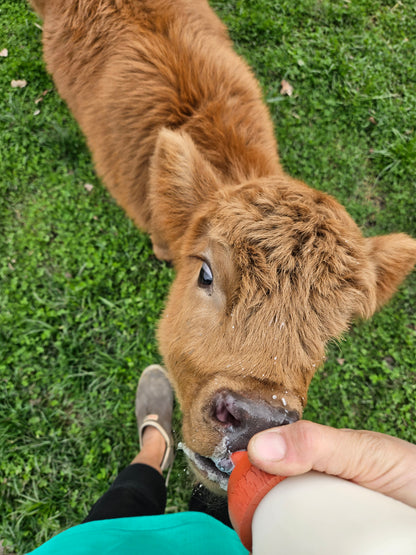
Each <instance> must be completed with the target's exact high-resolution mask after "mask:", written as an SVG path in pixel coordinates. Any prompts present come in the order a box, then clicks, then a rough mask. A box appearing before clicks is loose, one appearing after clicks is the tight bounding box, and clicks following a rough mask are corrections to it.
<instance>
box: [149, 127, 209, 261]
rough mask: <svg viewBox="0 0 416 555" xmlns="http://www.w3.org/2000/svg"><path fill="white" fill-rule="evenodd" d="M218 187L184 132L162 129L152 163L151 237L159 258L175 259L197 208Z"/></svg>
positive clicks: (204, 162) (191, 141)
mask: <svg viewBox="0 0 416 555" xmlns="http://www.w3.org/2000/svg"><path fill="white" fill-rule="evenodd" d="M217 188H218V182H217V177H216V174H215V170H214V169H213V167H212V166H211V164H210V163H209V162H208V160H206V159H205V158H204V157H203V155H202V154H201V153H200V151H199V150H198V149H197V147H196V145H195V143H194V142H193V140H192V139H191V137H190V136H189V135H188V134H187V133H185V132H182V131H171V130H169V129H162V130H161V131H160V132H159V136H158V139H157V142H156V148H155V152H154V154H153V157H152V161H151V166H150V188H149V201H150V210H151V237H152V242H153V248H154V251H155V254H156V256H157V257H158V258H163V259H165V260H172V259H174V258H175V252H176V251H177V249H178V248H179V243H180V240H181V238H182V237H183V235H184V233H185V231H186V228H187V226H188V225H189V222H190V220H191V218H192V216H193V215H194V214H195V212H196V210H197V209H198V207H199V206H200V205H201V204H202V203H204V202H206V201H207V200H209V198H210V196H212V194H213V192H214V191H215V190H216V189H217Z"/></svg>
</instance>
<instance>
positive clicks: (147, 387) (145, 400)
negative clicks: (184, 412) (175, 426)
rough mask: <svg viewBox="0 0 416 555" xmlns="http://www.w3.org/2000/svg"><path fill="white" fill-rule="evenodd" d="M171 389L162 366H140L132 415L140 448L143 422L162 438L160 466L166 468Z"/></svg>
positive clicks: (170, 446) (171, 454)
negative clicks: (164, 444) (140, 372)
mask: <svg viewBox="0 0 416 555" xmlns="http://www.w3.org/2000/svg"><path fill="white" fill-rule="evenodd" d="M172 412H173V390H172V386H171V385H170V381H169V378H168V375H167V372H166V370H164V369H163V368H162V367H161V366H159V365H158V364H152V365H151V366H148V367H147V368H145V370H143V373H142V375H141V376H140V379H139V384H138V386H137V392H136V419H137V427H138V431H139V441H140V448H141V447H142V443H143V433H144V429H145V428H146V427H147V426H153V427H154V428H156V429H157V430H159V432H160V433H161V434H162V436H163V438H164V440H165V442H166V450H165V453H164V455H163V459H162V462H161V464H160V468H161V469H162V471H164V470H168V469H169V468H170V467H171V466H172V463H173V459H174V455H175V445H174V440H173V435H172Z"/></svg>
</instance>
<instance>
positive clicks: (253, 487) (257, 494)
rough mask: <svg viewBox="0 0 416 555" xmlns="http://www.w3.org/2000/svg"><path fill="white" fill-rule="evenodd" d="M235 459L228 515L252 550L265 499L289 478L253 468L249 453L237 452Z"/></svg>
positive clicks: (228, 490)
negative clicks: (256, 519) (258, 514)
mask: <svg viewBox="0 0 416 555" xmlns="http://www.w3.org/2000/svg"><path fill="white" fill-rule="evenodd" d="M231 459H232V461H233V463H234V465H235V466H234V469H233V471H232V472H231V476H230V478H229V480H228V489H227V495H228V513H229V515H230V520H231V523H232V525H233V527H234V530H235V531H236V532H237V534H238V535H239V536H240V540H241V542H242V544H243V545H244V547H246V548H247V549H248V550H249V551H251V547H252V532H251V522H252V520H253V515H254V512H255V510H256V509H257V506H258V505H259V503H260V501H261V500H262V499H263V497H264V496H265V495H266V494H267V493H268V492H269V491H270V490H271V489H272V488H273V487H274V486H276V485H277V484H278V483H279V482H281V481H282V480H284V479H285V476H276V475H274V474H268V473H267V472H263V470H260V469H259V468H257V467H255V466H253V465H252V464H251V462H250V461H249V459H248V455H247V451H237V452H236V453H233V454H232V455H231Z"/></svg>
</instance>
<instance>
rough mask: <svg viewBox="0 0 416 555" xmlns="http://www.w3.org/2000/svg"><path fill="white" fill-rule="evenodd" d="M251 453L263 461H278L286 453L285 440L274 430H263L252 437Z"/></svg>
mask: <svg viewBox="0 0 416 555" xmlns="http://www.w3.org/2000/svg"><path fill="white" fill-rule="evenodd" d="M252 449H253V453H255V454H256V456H257V457H258V458H259V459H262V460H264V461H280V460H282V459H283V458H284V456H285V455H286V441H285V440H284V438H283V437H282V436H281V435H280V434H278V433H276V432H264V433H262V434H259V435H258V436H257V437H255V438H254V439H253V446H252Z"/></svg>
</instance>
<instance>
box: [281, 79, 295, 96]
mask: <svg viewBox="0 0 416 555" xmlns="http://www.w3.org/2000/svg"><path fill="white" fill-rule="evenodd" d="M280 84H281V86H282V88H281V89H280V94H283V95H287V96H292V94H293V87H292V85H291V84H290V83H288V82H287V81H285V80H284V79H282V81H281V82H280Z"/></svg>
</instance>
